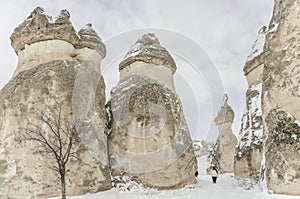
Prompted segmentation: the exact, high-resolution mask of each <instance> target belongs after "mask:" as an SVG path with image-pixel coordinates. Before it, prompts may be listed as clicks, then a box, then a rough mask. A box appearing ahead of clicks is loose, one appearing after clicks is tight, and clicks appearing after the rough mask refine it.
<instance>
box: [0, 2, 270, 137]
mask: <svg viewBox="0 0 300 199" xmlns="http://www.w3.org/2000/svg"><path fill="white" fill-rule="evenodd" d="M36 6H40V7H43V8H44V9H45V13H46V14H48V15H52V16H57V15H58V14H59V11H60V10H62V9H67V10H68V11H69V12H70V14H71V21H72V24H73V25H74V27H75V29H76V30H79V29H80V28H81V27H83V26H84V25H85V24H87V23H92V24H93V27H94V29H95V30H96V31H97V32H98V34H99V35H100V37H101V38H102V39H103V40H104V43H105V42H106V41H107V42H108V41H109V40H111V39H113V38H114V37H115V36H117V35H119V34H121V33H124V32H127V31H131V30H134V29H141V28H158V29H167V30H171V31H174V32H177V33H180V34H182V35H184V36H186V37H188V38H189V39H191V40H192V41H193V42H195V43H196V44H198V45H199V46H200V47H202V49H203V50H204V51H205V52H206V53H207V55H208V56H209V57H210V60H211V61H212V62H213V63H214V66H215V67H216V68H217V70H218V72H219V74H220V76H221V78H222V81H223V86H224V89H225V92H226V93H228V95H229V104H230V105H231V106H232V108H233V110H234V111H235V115H236V117H235V119H234V124H233V131H234V133H235V134H236V135H237V134H238V132H239V128H240V121H241V116H242V113H243V111H244V108H245V105H246V103H245V93H246V89H247V82H246V78H245V77H244V75H243V67H244V63H245V60H246V58H247V56H248V53H249V51H250V49H251V46H252V44H253V42H254V40H255V38H256V34H257V31H258V30H259V28H260V27H261V26H263V25H268V23H269V20H270V18H271V14H272V7H273V0H185V1H182V0H164V1H162V0H144V1H141V0H128V1H124V0H123V1H122V0H109V1H108V0H106V1H105V0H85V1H80V0H51V1H50V0H36V1H33V0H31V1H30V0H27V1H17V0H10V1H2V2H1V6H0V19H1V20H0V27H1V31H0V45H1V46H0V57H1V59H0V67H1V73H0V89H1V88H2V87H3V86H4V85H5V84H6V83H7V82H8V81H9V79H10V78H11V76H12V74H13V71H14V69H15V67H16V63H17V56H16V54H15V52H14V51H13V49H12V48H11V46H10V40H9V37H10V35H11V33H12V32H13V29H14V28H15V27H17V26H18V25H19V24H20V23H21V22H22V21H23V20H25V18H27V16H28V15H29V14H30V12H31V11H32V10H33V9H34V8H35V7H36ZM136 39H138V38H136ZM136 39H135V40H136ZM158 39H160V38H159V35H158ZM160 41H161V43H162V45H164V42H163V40H160ZM128 42H129V44H130V45H132V44H133V43H134V41H128ZM130 45H129V46H128V49H129V48H130ZM170 50H171V51H172V49H170ZM174 58H175V60H176V62H177V67H178V71H177V74H176V78H175V80H176V87H177V88H178V93H179V94H180V97H181V99H182V102H183V104H184V109H185V115H186V118H187V120H188V124H189V128H190V130H191V133H192V136H193V138H202V139H205V138H206V137H207V134H208V133H209V134H210V135H208V137H210V138H214V137H215V135H216V129H212V131H210V132H208V129H209V127H210V124H211V122H212V119H213V118H214V117H215V115H213V111H215V110H212V109H213V108H212V107H211V97H207V96H209V94H210V93H211V91H210V90H209V89H208V88H207V87H206V85H205V77H202V79H201V78H199V77H197V78H198V79H197V78H193V77H192V73H193V71H192V70H191V68H192V66H191V65H190V64H189V63H188V62H187V61H189V60H184V59H182V58H180V56H174ZM117 64H118V61H115V63H113V64H111V66H112V68H111V70H109V71H110V72H109V71H106V73H104V78H105V81H106V84H107V88H108V89H110V88H111V87H112V86H114V85H115V83H116V81H117V76H118V73H117V70H116V68H117ZM111 71H112V72H111ZM189 73H190V74H191V75H190V77H189ZM189 79H190V80H189ZM203 79H204V80H203ZM197 80H199V81H197ZM197 82H199V83H198V84H197ZM188 84H190V85H188ZM195 84H197V85H195ZM191 87H192V88H191ZM189 89H190V90H189ZM197 91H199V93H201V94H199V93H198V92H197ZM193 99H197V100H196V103H195V100H193ZM218 100H221V99H218ZM195 106H197V108H195ZM197 125H199V128H198V129H197ZM196 129H197V130H196Z"/></svg>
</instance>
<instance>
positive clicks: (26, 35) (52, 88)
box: [0, 7, 111, 199]
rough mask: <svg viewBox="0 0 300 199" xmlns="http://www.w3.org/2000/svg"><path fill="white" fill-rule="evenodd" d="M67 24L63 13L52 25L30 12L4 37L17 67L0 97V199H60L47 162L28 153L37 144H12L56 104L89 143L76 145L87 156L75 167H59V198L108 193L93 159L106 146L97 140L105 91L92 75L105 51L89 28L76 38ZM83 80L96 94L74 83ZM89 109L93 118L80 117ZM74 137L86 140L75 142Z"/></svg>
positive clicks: (103, 170) (103, 171)
mask: <svg viewBox="0 0 300 199" xmlns="http://www.w3.org/2000/svg"><path fill="white" fill-rule="evenodd" d="M69 18H70V14H69V13H68V11H66V10H63V11H61V13H60V15H59V16H58V17H57V18H56V19H55V20H52V19H51V17H49V16H47V15H45V14H44V12H43V9H42V8H39V7H38V8H36V9H35V10H34V11H33V12H32V13H31V14H30V16H29V17H28V18H27V19H26V20H25V21H24V22H23V23H21V24H20V25H19V26H18V27H17V28H16V29H15V30H14V32H13V33H12V35H11V42H12V46H13V48H14V49H15V52H16V53H17V55H18V66H17V69H16V71H15V73H14V76H13V78H12V79H11V80H10V81H9V83H8V84H7V85H6V86H5V87H4V88H3V89H2V90H1V91H0V170H1V171H0V198H16V199H24V198H46V197H49V196H55V195H56V196H57V195H59V194H60V185H59V180H58V174H57V172H55V171H54V170H53V169H52V168H53V166H55V161H54V160H51V159H49V157H47V156H45V154H41V153H39V152H37V151H36V150H35V149H36V148H37V147H38V146H39V144H38V143H35V142H32V141H24V140H21V141H20V135H21V134H23V133H24V129H26V128H30V127H32V125H36V124H39V122H38V121H37V118H36V117H34V116H36V115H38V114H39V113H42V112H45V111H50V112H51V111H52V110H54V109H55V106H56V102H63V110H62V111H63V112H64V113H65V114H67V113H69V114H70V113H71V115H70V117H71V118H72V116H73V117H75V118H76V123H75V125H78V126H77V127H78V128H79V129H78V130H79V134H78V136H79V138H80V140H82V141H88V138H87V137H89V136H90V137H93V139H90V142H89V143H86V142H85V143H81V144H84V145H85V146H88V145H87V144H89V146H88V148H89V149H93V150H88V151H82V152H81V153H79V154H77V155H78V157H79V158H80V159H81V160H82V162H79V161H76V159H71V160H70V162H69V164H68V166H67V174H66V177H67V179H66V180H67V183H66V184H67V194H72V195H77V194H85V193H91V192H97V191H100V190H106V189H110V188H111V179H110V172H109V168H108V166H107V165H108V163H107V162H108V160H107V156H104V158H102V159H100V158H99V157H98V156H96V155H95V154H94V153H95V151H96V150H100V149H101V148H100V147H99V146H100V145H102V146H104V148H106V138H105V136H102V134H103V135H104V128H105V94H104V92H105V91H104V88H105V86H104V81H103V78H102V76H101V74H100V71H99V67H100V64H101V60H102V59H103V58H104V56H105V46H104V44H103V43H102V41H101V39H100V37H99V36H98V35H97V33H96V32H95V31H94V30H93V29H92V27H91V25H88V26H87V27H86V28H84V29H82V30H80V31H79V33H78V34H77V33H76V31H75V30H74V28H73V26H72V25H71V22H70V21H69ZM84 72H87V73H89V74H92V75H90V76H88V79H89V80H90V81H92V80H91V79H95V82H94V83H95V85H98V86H95V87H94V88H92V87H89V86H87V85H86V84H87V82H86V81H85V80H87V79H80V78H83V76H82V74H83V73H84ZM80 74H81V76H80ZM93 75H94V76H93ZM79 80H82V81H79ZM98 81H99V82H98ZM76 89H77V90H76ZM93 89H95V90H93ZM74 92H75V93H76V92H77V95H74ZM86 92H89V93H95V96H94V98H93V99H92V100H94V101H92V100H91V101H88V100H85V99H86V98H85V97H86V96H87V93H86ZM82 102H84V103H82ZM74 103H76V104H74ZM74 105H75V106H76V107H75V108H77V109H74ZM92 105H94V106H93V107H94V109H93V110H90V109H87V107H88V106H92ZM72 113H73V115H72ZM84 121H85V122H84ZM83 127H85V128H83ZM41 128H42V129H44V128H46V127H43V126H41ZM87 129H88V130H87ZM89 129H94V130H95V131H93V132H91V131H89ZM44 130H46V129H44ZM80 130H82V131H84V133H86V134H87V135H84V136H82V134H83V132H80ZM95 132H97V134H95ZM90 133H94V134H90ZM76 147H79V146H76ZM34 152H36V153H34ZM104 153H106V152H104ZM105 157H106V159H105Z"/></svg>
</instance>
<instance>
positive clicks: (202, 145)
mask: <svg viewBox="0 0 300 199" xmlns="http://www.w3.org/2000/svg"><path fill="white" fill-rule="evenodd" d="M193 148H194V153H195V156H196V157H197V158H200V157H201V156H204V155H209V153H210V151H211V150H212V148H213V143H210V142H207V141H205V140H194V141H193Z"/></svg>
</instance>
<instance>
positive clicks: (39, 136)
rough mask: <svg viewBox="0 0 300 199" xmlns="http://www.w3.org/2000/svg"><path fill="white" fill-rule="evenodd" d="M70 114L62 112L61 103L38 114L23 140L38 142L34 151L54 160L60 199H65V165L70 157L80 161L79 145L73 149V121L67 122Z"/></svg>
mask: <svg viewBox="0 0 300 199" xmlns="http://www.w3.org/2000/svg"><path fill="white" fill-rule="evenodd" d="M70 116H71V113H70V114H67V115H63V114H62V104H58V108H56V109H54V111H53V110H52V111H48V112H44V113H41V114H40V115H39V116H38V121H39V124H38V125H37V124H31V123H30V122H29V126H30V127H28V128H26V134H25V135H24V138H23V139H24V140H27V141H34V142H37V143H40V144H39V147H38V148H37V149H36V151H35V152H38V153H42V154H48V155H50V157H52V159H53V161H54V164H53V165H54V166H53V169H54V170H55V171H56V172H58V173H59V178H60V182H61V194H62V199H66V166H67V163H68V161H69V159H70V158H76V159H77V160H79V161H81V160H80V159H79V158H78V157H77V156H76V154H77V153H78V152H79V150H80V149H78V148H79V147H78V146H76V148H77V150H74V148H75V146H74V145H75V143H76V142H77V140H78V139H77V133H76V129H75V125H74V124H73V122H69V120H71V119H70ZM81 150H82V149H81Z"/></svg>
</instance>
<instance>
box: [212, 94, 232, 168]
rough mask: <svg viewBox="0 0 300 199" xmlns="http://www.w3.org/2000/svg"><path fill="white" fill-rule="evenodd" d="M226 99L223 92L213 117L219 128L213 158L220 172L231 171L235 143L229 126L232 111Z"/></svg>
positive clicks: (230, 124)
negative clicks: (219, 104)
mask: <svg viewBox="0 0 300 199" xmlns="http://www.w3.org/2000/svg"><path fill="white" fill-rule="evenodd" d="M227 101H228V97H227V94H225V96H224V102H223V105H222V107H221V109H220V110H219V112H218V115H217V117H216V118H215V124H216V125H217V126H218V130H219V135H218V138H217V142H216V145H215V159H216V160H217V161H218V164H219V167H220V172H221V173H226V172H233V162H234V161H233V158H234V152H235V146H236V143H237V139H236V137H235V135H234V134H233V133H232V128H231V126H232V122H233V119H234V112H233V110H232V108H231V107H230V106H229V105H228V103H227Z"/></svg>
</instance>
